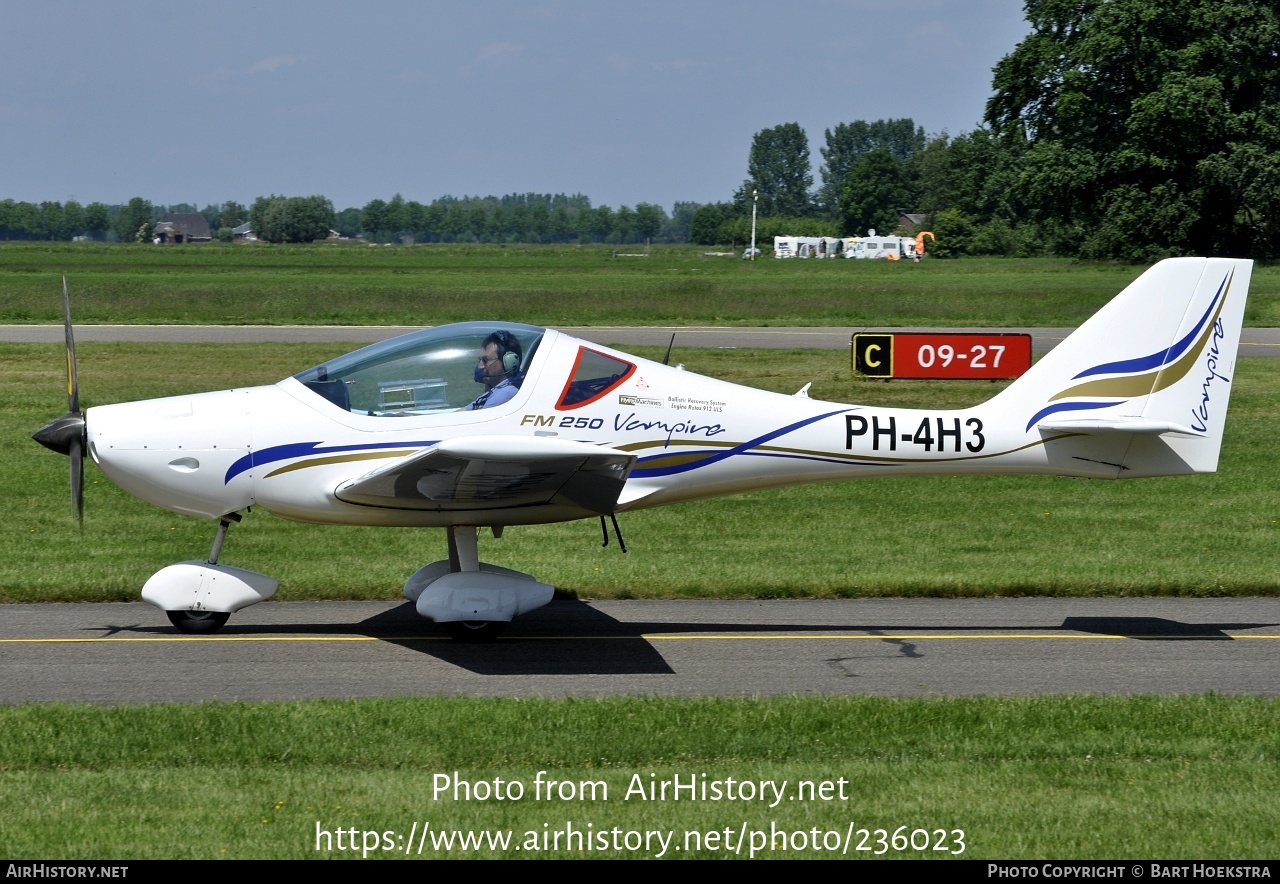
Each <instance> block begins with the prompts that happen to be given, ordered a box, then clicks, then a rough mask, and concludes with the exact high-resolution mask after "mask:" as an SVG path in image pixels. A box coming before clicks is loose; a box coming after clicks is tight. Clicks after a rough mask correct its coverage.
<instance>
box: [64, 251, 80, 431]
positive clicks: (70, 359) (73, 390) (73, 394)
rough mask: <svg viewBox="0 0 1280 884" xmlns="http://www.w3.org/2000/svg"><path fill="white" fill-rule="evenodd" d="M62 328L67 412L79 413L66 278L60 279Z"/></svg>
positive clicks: (74, 342)
mask: <svg viewBox="0 0 1280 884" xmlns="http://www.w3.org/2000/svg"><path fill="white" fill-rule="evenodd" d="M62 315H63V317H64V325H63V328H64V329H65V331H66V338H67V411H68V413H70V414H79V413H80V381H79V379H78V378H77V377H76V338H75V335H74V334H73V333H72V331H71V295H70V293H68V291H67V277H66V276H65V275H64V276H63V277H62Z"/></svg>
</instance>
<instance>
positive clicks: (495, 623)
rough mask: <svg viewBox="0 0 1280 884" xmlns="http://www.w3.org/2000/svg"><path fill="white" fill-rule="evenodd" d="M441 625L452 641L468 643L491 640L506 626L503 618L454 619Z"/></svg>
mask: <svg viewBox="0 0 1280 884" xmlns="http://www.w3.org/2000/svg"><path fill="white" fill-rule="evenodd" d="M441 625H442V626H444V631H445V632H447V633H449V637H450V638H452V639H453V640H454V641H458V642H468V643H470V644H482V643H484V642H491V641H493V640H494V639H495V638H497V637H498V636H500V635H502V631H503V630H504V629H506V628H507V623H506V621H505V620H454V621H452V622H450V623H443V624H441Z"/></svg>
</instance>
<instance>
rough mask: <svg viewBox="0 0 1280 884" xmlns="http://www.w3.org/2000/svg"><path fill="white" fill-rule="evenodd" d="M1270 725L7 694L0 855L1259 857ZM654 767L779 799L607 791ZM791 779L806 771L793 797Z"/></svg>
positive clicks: (1174, 712)
mask: <svg viewBox="0 0 1280 884" xmlns="http://www.w3.org/2000/svg"><path fill="white" fill-rule="evenodd" d="M1278 716H1280V701H1276V700H1273V699H1271V700H1264V699H1250V698H1234V699H1228V698H1222V697H1189V698H1129V699H1125V698H1086V697H1077V698H1069V699H1061V698H1024V699H995V698H988V699H955V700H946V699H930V700H886V699H880V698H858V697H853V698H847V697H840V698H832V697H827V698H822V697H817V698H804V699H801V698H779V699H761V700H749V699H743V700H735V699H656V698H644V697H639V698H616V699H606V700H590V701H582V700H479V699H470V700H468V699H459V698H451V699H450V698H442V699H420V700H363V701H343V702H314V703H270V704H196V705H187V706H149V707H139V708H132V709H100V708H88V707H69V706H25V707H16V708H8V709H0V727H3V730H4V733H5V740H4V741H2V742H0V857H3V858H17V857H40V858H54V857H58V858H93V859H103V858H116V857H119V858H148V857H191V858H197V857H206V858H255V857H256V858H285V857H291V858H320V857H330V856H335V857H341V856H345V857H349V858H356V857H360V856H361V851H360V850H357V851H354V852H352V851H342V850H338V849H336V842H335V841H333V840H332V839H330V840H329V841H327V842H326V841H323V840H322V841H321V850H320V851H317V850H316V830H317V827H319V828H321V829H323V830H325V831H328V832H332V831H333V830H335V829H338V828H343V829H348V828H354V829H355V830H356V832H357V833H359V834H357V838H356V840H357V844H360V845H363V844H365V843H366V842H365V841H364V836H363V832H365V831H369V832H372V833H379V834H378V835H375V837H374V840H373V845H374V847H375V848H377V849H375V850H374V851H373V852H372V853H371V854H370V857H371V858H372V857H379V858H380V857H386V858H394V857H398V856H401V855H402V852H403V851H402V849H397V850H384V849H383V846H384V844H386V843H388V842H384V841H383V840H382V838H381V837H380V834H381V833H384V832H390V833H393V835H400V836H407V835H408V834H409V833H410V831H411V826H412V825H413V824H414V823H415V822H416V823H418V825H419V826H421V824H422V823H424V822H429V823H431V826H432V830H433V831H435V832H437V833H447V832H449V831H450V830H455V829H460V830H473V831H480V830H490V831H511V832H512V833H513V834H514V836H515V838H516V842H515V843H522V842H523V841H524V840H525V838H526V837H527V836H526V833H529V832H533V833H535V834H537V835H538V836H540V835H541V833H543V832H544V831H556V830H560V831H563V830H565V829H566V827H567V824H568V823H570V822H571V823H572V824H573V825H574V826H575V827H576V828H577V829H578V830H579V831H582V830H586V829H587V828H588V825H590V826H591V827H592V828H593V829H596V830H611V829H613V828H615V827H616V828H619V829H621V830H624V831H626V830H631V831H640V832H644V831H663V832H674V833H675V835H676V839H675V841H674V843H675V844H677V845H680V848H679V849H677V850H671V849H668V851H667V854H666V855H667V856H668V857H676V858H679V857H704V858H713V857H725V856H734V854H732V853H728V852H727V851H726V850H725V848H724V846H723V845H721V846H719V847H717V848H716V849H709V848H708V847H707V845H706V843H705V842H703V843H702V844H701V845H700V846H701V847H702V849H701V850H690V849H688V847H687V846H686V845H687V844H688V845H691V846H699V845H698V844H697V842H686V841H685V834H684V833H685V832H686V831H696V832H700V833H703V834H705V833H707V832H717V831H718V832H723V831H724V830H725V829H729V830H730V831H731V832H732V834H733V836H734V838H737V837H738V836H739V835H740V832H741V831H742V828H743V827H744V826H745V827H746V828H747V829H748V830H752V831H756V832H764V833H768V832H770V830H771V829H772V828H774V827H776V828H777V829H779V830H781V831H783V832H786V833H787V834H788V842H787V844H788V847H789V848H791V849H786V850H783V849H780V848H778V847H775V849H774V850H772V851H770V850H763V851H762V852H761V853H759V854H758V855H757V858H761V857H769V858H796V857H800V858H809V857H815V858H820V857H830V856H833V855H834V856H840V855H841V853H840V851H839V850H838V849H837V850H824V849H820V850H813V849H812V848H808V849H799V850H797V849H794V848H793V845H804V844H805V843H806V842H805V841H800V840H797V839H795V838H794V836H793V834H792V833H797V832H799V833H804V834H805V835H807V836H808V837H809V838H812V837H813V836H812V834H811V833H812V831H813V830H814V829H817V830H818V832H819V833H821V837H822V838H823V839H826V838H827V837H828V836H827V833H830V832H835V833H839V836H844V835H845V833H847V832H849V830H850V829H851V828H852V829H853V831H854V835H853V838H852V840H851V847H850V850H849V854H848V855H849V856H851V857H871V856H875V855H876V851H882V852H884V855H886V856H889V857H913V858H945V857H949V856H951V855H953V851H956V850H959V849H960V844H961V843H963V852H960V853H959V854H958V855H959V856H961V857H962V858H968V859H991V858H1039V859H1050V858H1111V859H1139V858H1160V859H1179V858H1192V859H1194V858H1199V859H1204V858H1220V859H1235V860H1241V859H1246V858H1274V857H1275V856H1276V855H1277V853H1278V852H1280V834H1278V833H1280V828H1278V827H1277V826H1276V822H1277V817H1278V816H1280V814H1278V813H1277V809H1276V801H1275V794H1276V790H1277V788H1280V737H1278V736H1277V734H1278V733H1280V731H1278V730H1277V728H1276V722H1277V717H1278ZM539 771H546V772H547V774H546V777H545V778H550V779H555V780H558V781H569V782H571V783H574V784H575V788H576V784H578V783H581V782H583V781H587V782H598V783H603V784H604V785H605V788H607V790H608V797H607V799H605V798H604V794H605V793H604V791H603V790H601V789H599V788H597V790H596V791H595V792H594V798H588V799H587V800H583V799H582V798H580V797H574V798H573V799H572V800H565V799H562V798H560V797H559V795H557V797H556V798H555V799H554V800H550V801H548V800H546V799H545V793H544V798H543V800H538V799H537V798H536V797H535V792H534V789H535V786H534V783H535V781H536V779H537V777H538V772H539ZM651 774H652V775H653V779H655V780H662V779H669V778H670V777H672V776H673V775H679V776H680V777H681V778H682V779H683V780H684V781H685V782H688V781H689V778H690V777H696V778H699V779H700V778H701V777H702V776H703V775H705V776H706V779H707V780H711V781H716V780H719V781H721V782H724V781H725V780H727V778H729V777H733V778H734V779H735V780H739V781H741V780H752V781H757V782H758V781H760V780H773V781H775V782H780V781H784V780H785V781H786V782H787V784H788V785H787V787H786V788H787V789H788V792H787V793H786V795H787V797H785V798H784V799H783V800H781V801H776V802H774V801H772V799H771V800H770V801H759V800H754V801H742V800H738V801H729V800H724V801H719V802H712V801H706V802H703V801H675V800H672V799H671V798H670V797H668V800H666V801H662V800H657V801H651V800H641V799H640V798H639V796H638V795H636V794H633V795H632V797H631V798H630V799H628V798H627V797H626V795H627V791H628V789H629V788H630V786H631V785H632V783H633V782H634V779H635V778H636V777H638V778H639V781H640V782H641V784H648V783H649V782H650V775H651ZM438 776H445V777H448V778H449V780H450V781H452V780H454V779H462V780H467V781H469V782H475V781H481V780H484V781H488V782H490V783H492V781H493V780H494V779H495V778H502V779H503V780H504V781H507V782H510V781H513V780H514V781H519V782H520V783H521V785H522V787H523V788H524V789H525V794H524V796H523V797H522V798H521V799H520V800H515V801H499V800H492V799H491V800H487V801H478V800H474V799H473V800H465V796H466V793H465V792H461V793H459V796H458V800H455V799H454V793H453V791H452V789H451V788H450V789H449V790H447V791H444V792H442V793H437V792H436V791H435V789H436V787H437V786H440V785H441V781H440V780H438V779H437V777H438ZM840 780H844V784H843V785H841V783H840V782H839V781H840ZM800 781H809V782H811V783H813V784H814V789H813V792H812V795H811V797H807V798H806V800H799V796H798V794H797V791H796V790H797V789H798V787H799V782H800ZM822 782H828V783H830V784H831V785H830V788H829V792H828V795H829V797H828V798H826V799H825V800H823V798H822V797H820V796H821V793H820V792H818V790H817V785H818V784H819V783H822ZM842 793H843V794H842ZM587 794H588V795H589V796H590V795H591V794H593V793H587ZM670 794H671V793H669V795H670ZM770 794H771V795H772V793H770ZM770 803H774V804H775V806H773V807H770V806H769V805H770ZM899 827H905V830H904V832H905V833H911V832H914V831H917V830H923V831H922V832H921V835H923V834H924V833H926V832H927V833H929V839H928V843H929V844H930V845H931V846H932V845H936V844H938V843H939V842H940V841H941V839H939V838H938V836H937V835H936V832H937V830H939V829H942V830H944V832H945V835H946V838H945V842H944V844H943V846H944V847H945V848H946V849H944V850H941V851H934V850H932V849H926V850H913V849H902V850H894V849H893V848H892V844H891V838H892V835H893V833H894V832H895V831H896V830H898V828H899ZM859 829H867V830H868V836H865V837H863V836H859V835H858V834H857V830H859ZM876 829H883V830H884V831H885V833H886V835H885V836H884V841H885V847H880V846H879V845H878V844H877V838H878V836H877V835H876V834H875V830H876ZM956 830H960V831H961V832H963V835H962V836H959V837H957V835H956V834H955V832H956ZM921 835H917V836H916V837H917V844H918V845H923V844H924V843H925V841H924V840H923V839H922V838H921ZM860 842H861V843H863V845H864V847H865V848H866V849H864V850H862V851H859V850H857V849H856V846H857V845H858V844H859V843H860ZM390 843H392V844H393V845H394V844H395V839H394V837H393V838H392V839H391V841H390ZM760 843H761V844H764V843H765V842H764V841H763V840H761V841H760ZM810 843H811V842H810ZM827 843H832V842H830V841H828V842H827ZM835 843H837V844H838V843H839V838H836V839H835ZM657 852H658V845H657V843H656V842H653V844H652V846H651V847H650V848H649V849H645V848H643V847H642V846H640V845H639V844H636V845H635V849H631V850H627V849H621V850H616V851H614V850H612V849H609V850H600V851H599V852H597V851H591V852H582V853H580V852H578V851H576V850H574V849H567V848H566V846H565V845H563V844H562V845H561V848H560V849H559V850H556V849H550V850H542V849H539V850H538V851H536V852H534V851H530V850H528V849H527V848H526V849H525V850H520V851H517V850H513V849H507V850H505V851H504V850H500V849H493V848H490V847H488V846H485V847H482V848H481V849H479V850H462V849H461V848H460V846H458V845H457V844H456V843H455V846H454V849H453V850H445V849H444V848H443V845H441V846H440V847H438V848H434V849H433V848H432V847H431V846H430V845H428V847H427V848H426V850H425V851H424V853H423V857H424V858H438V857H451V858H461V857H467V856H508V857H513V858H521V857H524V858H536V857H547V856H552V857H574V856H586V857H592V858H611V857H615V856H623V857H626V856H634V857H646V856H654V855H656V854H657ZM747 853H748V851H747V849H745V848H744V850H743V853H742V854H741V856H742V858H746V857H747ZM415 855H416V854H415Z"/></svg>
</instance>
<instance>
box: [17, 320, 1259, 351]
mask: <svg viewBox="0 0 1280 884" xmlns="http://www.w3.org/2000/svg"><path fill="white" fill-rule="evenodd" d="M411 331H417V329H416V328H410V327H405V326H348V325H343V326H313V325H281V326H266V325H78V326H76V340H77V341H137V342H147V343H178V344H182V343H213V344H221V343H228V344H230V343H240V344H244V343H299V344H306V343H330V342H343V343H373V342H375V341H383V340H386V339H387V338H392V337H395V336H396V335H402V334H404V333H406V332H411ZM561 331H565V332H568V333H569V334H571V335H573V336H574V337H579V338H582V339H584V340H587V341H593V342H595V343H597V344H616V345H618V346H620V347H627V346H633V347H634V346H646V345H647V346H653V347H665V346H667V344H668V343H669V342H670V341H671V335H672V334H673V333H674V334H675V336H676V347H677V348H679V347H699V348H701V347H730V348H735V349H737V348H742V349H748V348H752V347H754V348H759V349H810V348H812V349H822V350H847V349H849V341H850V338H851V337H852V336H853V335H854V334H855V333H856V334H863V333H866V332H893V331H952V332H965V331H974V332H987V333H991V332H1014V333H1020V334H1029V335H1031V341H1032V349H1033V350H1034V352H1035V353H1037V354H1040V353H1047V352H1048V351H1049V350H1051V349H1053V347H1054V346H1055V345H1057V344H1058V343H1059V342H1060V341H1061V340H1062V339H1063V338H1065V337H1066V336H1067V335H1068V334H1070V333H1071V331H1072V329H1069V328H1008V329H993V328H951V329H940V328H912V329H905V328H898V329H894V328H881V327H866V328H853V327H845V328H730V327H722V328H713V327H707V326H689V327H686V326H679V327H655V326H649V327H632V326H592V327H569V326H566V327H564V328H562V329H561ZM0 341H4V342H8V343H44V344H54V343H61V342H62V326H60V325H0ZM1240 355H1241V356H1280V329H1275V328H1246V329H1245V330H1244V332H1243V334H1242V335H1241V344H1240Z"/></svg>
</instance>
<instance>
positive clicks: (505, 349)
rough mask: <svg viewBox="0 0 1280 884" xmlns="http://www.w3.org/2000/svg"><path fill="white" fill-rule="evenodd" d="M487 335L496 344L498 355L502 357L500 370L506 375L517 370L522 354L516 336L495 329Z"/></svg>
mask: <svg viewBox="0 0 1280 884" xmlns="http://www.w3.org/2000/svg"><path fill="white" fill-rule="evenodd" d="M489 337H490V338H492V339H493V342H494V343H495V344H497V345H498V355H499V356H500V357H501V358H502V370H503V371H504V372H506V373H507V374H508V375H513V374H515V373H516V372H517V371H519V370H520V362H521V359H522V356H523V354H522V353H521V352H520V342H519V341H518V340H516V336H515V335H513V334H512V333H511V332H509V331H496V332H494V333H493V334H492V335H490V336H489Z"/></svg>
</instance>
